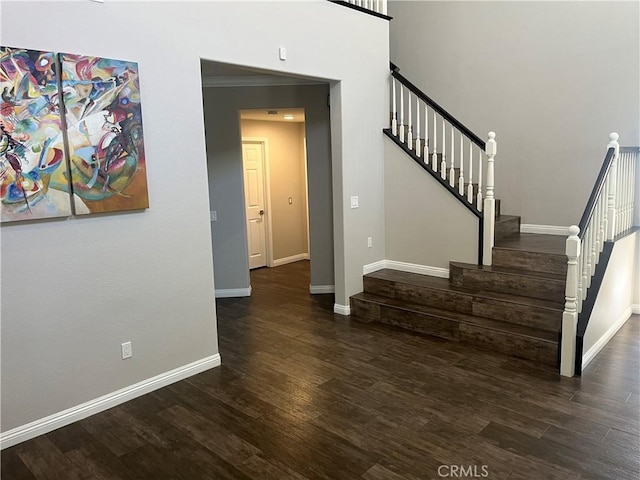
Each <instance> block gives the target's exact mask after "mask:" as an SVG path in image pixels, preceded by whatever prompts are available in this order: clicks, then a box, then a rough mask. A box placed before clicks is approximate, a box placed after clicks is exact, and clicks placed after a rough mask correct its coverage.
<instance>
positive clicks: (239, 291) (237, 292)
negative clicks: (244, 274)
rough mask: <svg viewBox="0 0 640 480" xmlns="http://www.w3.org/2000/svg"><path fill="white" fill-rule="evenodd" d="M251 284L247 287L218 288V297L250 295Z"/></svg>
mask: <svg viewBox="0 0 640 480" xmlns="http://www.w3.org/2000/svg"><path fill="white" fill-rule="evenodd" d="M250 296H251V285H249V287H247V288H223V289H221V290H218V289H216V298H235V297H250Z"/></svg>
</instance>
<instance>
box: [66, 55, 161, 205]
mask: <svg viewBox="0 0 640 480" xmlns="http://www.w3.org/2000/svg"><path fill="white" fill-rule="evenodd" d="M60 63H61V67H62V73H61V78H62V92H63V94H62V96H63V101H64V105H65V111H66V114H65V119H66V127H67V138H68V146H69V152H68V154H69V168H70V171H71V182H72V185H73V192H74V204H75V212H76V214H81V213H101V212H113V211H120V210H134V209H142V208H148V206H149V200H148V194H147V174H146V165H145V155H144V142H143V133H142V111H141V106H140V85H139V81H138V64H137V63H135V62H127V61H122V60H112V59H107V58H99V57H89V56H83V55H73V54H68V53H63V54H60Z"/></svg>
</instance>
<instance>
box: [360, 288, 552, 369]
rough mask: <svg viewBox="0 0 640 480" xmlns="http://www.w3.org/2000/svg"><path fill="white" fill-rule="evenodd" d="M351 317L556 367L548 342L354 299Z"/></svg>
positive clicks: (550, 345) (550, 343)
mask: <svg viewBox="0 0 640 480" xmlns="http://www.w3.org/2000/svg"><path fill="white" fill-rule="evenodd" d="M351 314H352V315H353V316H354V317H355V318H356V319H357V320H360V321H365V322H371V321H378V322H381V323H385V324H388V325H393V326H397V327H401V328H404V329H407V330H411V331H414V332H419V333H423V334H426V335H430V336H433V337H438V338H443V339H446V340H451V341H455V342H465V343H468V344H472V345H475V346H479V347H482V348H486V349H489V350H493V351H498V352H501V353H506V354H509V355H513V356H516V357H519V358H524V359H528V360H534V361H538V362H542V363H546V364H549V365H555V364H556V358H557V345H556V344H555V343H552V342H548V341H544V340H538V339H534V338H530V337H525V336H522V335H514V334H511V333H508V332H500V331H497V330H493V329H491V328H484V327H482V326H477V325H469V324H465V323H460V322H457V321H455V320H450V319H446V318H440V317H436V316H433V315H428V314H423V313H419V312H412V311H407V310H403V309H399V308H395V307H392V306H388V305H380V304H377V303H375V302H368V301H366V300H361V299H354V298H352V299H351Z"/></svg>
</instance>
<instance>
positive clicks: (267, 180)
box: [242, 137, 273, 268]
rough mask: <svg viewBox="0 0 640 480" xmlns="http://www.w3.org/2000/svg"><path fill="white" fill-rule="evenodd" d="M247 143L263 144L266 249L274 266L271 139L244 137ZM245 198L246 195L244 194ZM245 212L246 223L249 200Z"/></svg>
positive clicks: (269, 261)
mask: <svg viewBox="0 0 640 480" xmlns="http://www.w3.org/2000/svg"><path fill="white" fill-rule="evenodd" d="M245 143H260V144H262V153H263V155H262V172H263V175H262V180H263V182H264V185H263V191H264V202H265V205H264V215H265V217H266V220H267V221H266V226H265V236H264V239H265V249H266V255H267V267H269V268H271V267H273V236H272V235H273V234H272V224H271V177H270V176H269V175H270V173H269V139H268V138H266V137H242V144H243V145H244V144H245ZM242 177H243V182H242V188H243V189H244V159H243V164H242ZM243 198H246V197H244V195H243ZM244 212H245V224H246V213H247V202H246V200H245V201H244ZM245 243H246V244H247V248H248V246H249V238H248V232H245Z"/></svg>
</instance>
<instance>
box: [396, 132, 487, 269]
mask: <svg viewBox="0 0 640 480" xmlns="http://www.w3.org/2000/svg"><path fill="white" fill-rule="evenodd" d="M384 190H385V235H386V247H387V257H386V259H387V260H393V261H396V262H404V263H411V264H417V265H424V266H429V267H437V268H446V269H448V268H449V261H450V260H453V261H458V262H467V263H477V262H478V221H479V220H478V218H477V217H476V216H475V215H474V214H473V213H471V212H470V211H469V210H468V209H467V208H466V207H464V206H463V205H462V204H461V203H460V202H459V201H458V200H456V198H455V197H454V196H453V195H451V193H449V191H448V190H447V189H445V188H444V187H443V186H442V185H440V183H439V182H438V181H437V180H436V179H435V178H433V177H432V176H431V175H430V174H429V173H427V172H426V171H425V170H424V169H422V168H421V167H420V166H419V165H418V164H417V163H416V162H414V161H413V160H412V159H411V158H410V157H409V156H408V155H407V154H406V153H405V152H404V151H403V150H402V149H400V148H399V147H398V146H397V145H396V144H395V143H394V142H393V141H392V140H391V139H389V138H387V137H385V184H384Z"/></svg>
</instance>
